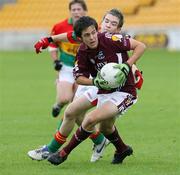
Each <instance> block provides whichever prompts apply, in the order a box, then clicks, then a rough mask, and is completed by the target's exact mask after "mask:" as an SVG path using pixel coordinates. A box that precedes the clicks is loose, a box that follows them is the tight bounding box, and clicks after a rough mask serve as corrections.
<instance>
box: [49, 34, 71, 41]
mask: <svg viewBox="0 0 180 175" xmlns="http://www.w3.org/2000/svg"><path fill="white" fill-rule="evenodd" d="M51 38H52V40H53V42H62V41H64V42H68V38H67V33H61V34H58V35H52V36H51Z"/></svg>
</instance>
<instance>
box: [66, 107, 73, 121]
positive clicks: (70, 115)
mask: <svg viewBox="0 0 180 175" xmlns="http://www.w3.org/2000/svg"><path fill="white" fill-rule="evenodd" d="M64 117H65V118H66V119H68V120H74V119H75V115H74V113H73V111H72V110H70V109H68V108H67V109H66V110H65V112H64Z"/></svg>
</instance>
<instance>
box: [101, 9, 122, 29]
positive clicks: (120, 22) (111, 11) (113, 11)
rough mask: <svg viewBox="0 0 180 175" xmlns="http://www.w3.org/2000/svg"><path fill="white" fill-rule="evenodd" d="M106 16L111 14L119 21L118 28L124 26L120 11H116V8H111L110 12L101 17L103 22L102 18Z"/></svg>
mask: <svg viewBox="0 0 180 175" xmlns="http://www.w3.org/2000/svg"><path fill="white" fill-rule="evenodd" d="M107 14H111V15H113V16H116V17H117V18H118V19H119V24H118V27H122V26H123V24H124V16H123V14H122V12H121V11H120V10H118V9H116V8H113V9H111V10H110V11H107V12H106V14H105V15H104V17H103V20H104V18H105V17H106V15H107Z"/></svg>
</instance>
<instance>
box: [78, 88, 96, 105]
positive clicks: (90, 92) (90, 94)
mask: <svg viewBox="0 0 180 175" xmlns="http://www.w3.org/2000/svg"><path fill="white" fill-rule="evenodd" d="M97 92H98V88H97V87H96V86H84V85H78V88H77V91H76V93H75V97H80V96H81V95H85V97H86V98H87V99H88V101H90V102H91V103H92V105H94V106H96V104H97V98H98V96H97Z"/></svg>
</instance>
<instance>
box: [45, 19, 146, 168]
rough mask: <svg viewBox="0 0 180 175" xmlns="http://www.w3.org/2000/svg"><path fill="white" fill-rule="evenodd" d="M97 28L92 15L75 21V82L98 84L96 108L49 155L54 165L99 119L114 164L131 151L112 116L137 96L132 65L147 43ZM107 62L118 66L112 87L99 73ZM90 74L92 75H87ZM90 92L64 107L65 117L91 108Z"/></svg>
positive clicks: (87, 134) (88, 132) (83, 138)
mask: <svg viewBox="0 0 180 175" xmlns="http://www.w3.org/2000/svg"><path fill="white" fill-rule="evenodd" d="M97 29H98V25H97V23H96V21H95V20H94V19H93V18H91V17H88V16H86V17H81V18H80V19H79V20H78V21H77V22H76V24H75V26H74V30H75V34H76V36H77V37H80V39H81V40H82V42H83V44H81V46H80V48H79V50H78V53H77V56H76V59H77V65H76V67H75V69H74V70H75V76H76V82H77V83H78V84H82V85H86V86H92V85H95V86H96V87H97V88H98V105H97V108H96V109H94V110H92V111H90V112H88V113H86V114H85V118H84V120H83V122H82V124H81V126H80V127H79V128H78V129H77V131H76V133H75V134H74V135H73V137H72V138H71V140H70V142H69V143H68V145H67V146H65V147H64V148H63V149H62V150H61V151H59V152H56V153H54V154H52V155H51V156H50V157H49V158H48V161H49V162H51V163H52V164H54V165H58V164H61V163H62V162H64V161H65V160H66V159H67V157H68V155H69V154H70V152H71V151H72V150H73V149H74V148H75V147H76V146H78V145H79V144H80V143H81V142H82V141H83V140H85V139H86V138H88V137H89V135H91V134H92V132H93V131H94V129H95V125H96V124H98V123H99V124H100V128H99V129H100V131H101V132H102V133H103V134H104V135H105V137H106V138H107V139H108V140H109V141H111V143H112V144H113V145H114V146H115V148H116V151H115V154H114V158H113V161H112V163H113V164H118V163H122V162H123V160H124V159H125V158H126V157H127V156H129V155H131V154H132V152H133V150H132V148H131V147H130V146H128V145H126V144H125V143H124V142H123V141H122V139H121V137H120V136H119V134H118V131H117V129H116V127H115V120H116V118H117V116H118V115H119V114H122V113H124V112H125V111H126V110H127V109H129V108H130V107H131V106H132V105H133V104H134V103H135V102H136V100H137V94H136V88H135V84H134V78H133V74H132V70H131V66H132V65H133V64H134V63H135V62H137V60H138V59H139V58H140V57H141V56H142V54H143V53H144V50H145V48H146V47H145V45H144V44H143V43H141V42H139V41H137V40H134V39H132V38H129V37H123V36H122V35H120V34H116V35H113V34H109V33H101V34H100V33H98V32H97ZM51 40H52V38H51ZM130 50H133V54H132V55H131V56H130V57H129V56H128V53H127V52H128V51H130ZM109 62H115V63H118V65H117V66H116V67H115V68H117V69H118V70H119V72H118V73H117V80H118V82H119V85H120V86H119V87H118V88H116V89H111V87H109V86H108V84H107V83H106V82H105V80H103V79H102V78H101V76H99V73H98V71H99V70H100V69H101V68H102V67H103V65H105V64H107V63H109ZM90 75H91V76H92V77H93V79H91V78H89V76H90ZM93 93H94V92H93V91H88V93H86V95H84V96H81V97H79V98H78V99H76V100H74V101H73V102H72V103H70V104H69V105H68V107H67V108H66V110H65V117H67V118H75V116H76V115H78V114H80V113H81V111H87V110H88V109H89V108H91V103H90V102H89V99H88V97H89V96H91V95H92V96H93ZM79 104H81V106H80V105H79ZM62 126H63V125H62Z"/></svg>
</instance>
